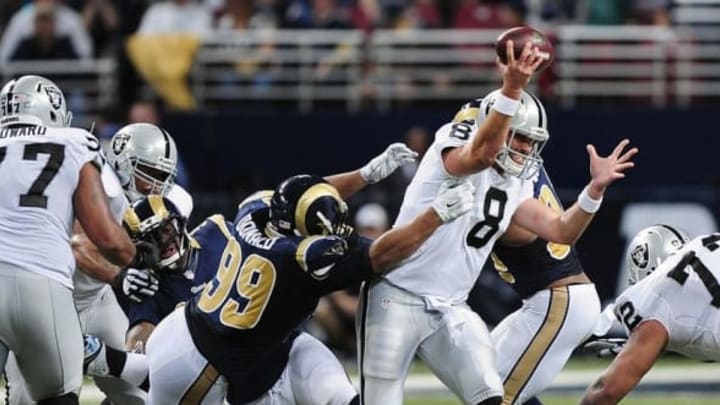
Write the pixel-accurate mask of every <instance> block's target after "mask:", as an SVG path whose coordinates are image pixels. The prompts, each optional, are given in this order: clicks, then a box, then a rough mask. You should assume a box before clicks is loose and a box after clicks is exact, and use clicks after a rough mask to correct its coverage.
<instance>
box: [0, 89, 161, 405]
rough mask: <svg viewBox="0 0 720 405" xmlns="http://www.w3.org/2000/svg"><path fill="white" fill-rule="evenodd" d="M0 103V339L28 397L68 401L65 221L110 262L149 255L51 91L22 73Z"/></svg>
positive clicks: (77, 341) (71, 333)
mask: <svg viewBox="0 0 720 405" xmlns="http://www.w3.org/2000/svg"><path fill="white" fill-rule="evenodd" d="M0 107H1V108H0V110H1V111H0V112H1V113H2V118H1V119H0V189H2V190H3V192H2V194H1V195H0V246H2V247H1V248H0V277H1V278H2V282H0V290H2V291H0V297H1V298H0V308H2V311H0V341H2V342H3V343H4V344H5V345H6V346H7V348H8V349H9V350H11V351H12V352H13V353H14V354H15V355H16V357H17V359H18V363H19V366H20V369H21V370H22V373H23V375H24V376H25V377H26V380H27V383H28V390H29V392H30V396H31V397H32V398H33V399H34V400H36V401H41V400H42V401H43V403H46V404H77V401H78V398H77V392H78V390H79V388H80V385H81V383H82V358H83V348H82V335H81V332H80V325H79V322H78V317H77V313H76V312H75V307H74V304H73V301H72V288H73V283H72V275H73V272H74V270H75V259H74V257H73V252H72V249H71V247H70V234H71V230H72V226H73V221H74V219H75V218H77V219H78V221H79V222H80V223H82V224H83V226H84V227H85V228H86V230H87V235H88V238H89V239H90V240H92V241H93V242H94V243H95V244H96V245H97V248H98V250H99V251H100V252H101V253H102V254H103V255H104V256H105V257H106V258H107V259H108V260H109V261H110V262H112V263H114V264H115V265H120V266H126V265H129V264H136V265H138V264H140V265H145V264H146V263H148V262H149V261H150V259H151V258H150V257H149V256H148V255H147V253H148V251H147V250H144V249H143V250H142V251H141V250H140V249H137V251H136V249H135V247H134V246H133V243H132V241H131V240H130V238H129V237H128V235H127V234H126V232H125V231H124V230H123V229H122V228H121V227H120V226H119V224H118V223H117V222H116V221H115V220H114V219H113V218H112V215H111V213H110V210H109V207H108V204H107V201H106V200H105V196H104V194H103V192H102V183H101V179H100V178H101V174H100V169H101V167H102V164H103V158H102V155H101V154H100V153H99V150H100V146H99V143H98V141H97V139H96V138H95V137H94V136H92V135H91V134H90V133H88V132H87V131H84V130H81V129H76V128H69V125H70V120H71V117H72V114H71V113H70V112H69V111H67V106H66V103H65V97H64V95H63V94H62V92H61V91H60V89H59V88H58V87H57V86H56V85H55V84H54V83H52V82H51V81H49V80H47V79H45V78H43V77H39V76H22V77H20V78H18V79H15V80H12V81H10V82H8V83H7V84H6V85H5V86H4V87H3V88H2V90H1V91H0ZM136 253H137V255H136Z"/></svg>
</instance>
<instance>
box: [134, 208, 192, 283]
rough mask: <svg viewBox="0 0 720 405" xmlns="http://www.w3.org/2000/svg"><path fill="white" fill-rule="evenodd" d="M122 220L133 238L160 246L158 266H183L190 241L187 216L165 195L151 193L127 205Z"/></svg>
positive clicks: (165, 267)
mask: <svg viewBox="0 0 720 405" xmlns="http://www.w3.org/2000/svg"><path fill="white" fill-rule="evenodd" d="M123 224H124V225H125V228H126V230H127V231H128V233H129V234H130V236H131V238H132V239H133V241H144V242H148V243H151V244H153V245H155V246H157V247H158V249H159V250H160V262H159V263H158V264H157V267H158V269H160V270H170V271H174V270H182V268H183V267H184V263H185V260H186V259H187V253H188V252H189V249H188V246H189V244H190V236H189V235H188V233H187V220H186V219H185V218H184V217H183V216H182V215H181V214H180V212H179V211H178V209H177V207H175V205H174V204H173V203H172V202H171V201H170V200H169V199H167V198H165V197H161V196H158V195H150V196H148V197H146V198H143V199H141V200H138V201H136V202H135V203H134V204H132V205H131V206H130V208H128V210H127V211H126V213H125V217H124V219H123Z"/></svg>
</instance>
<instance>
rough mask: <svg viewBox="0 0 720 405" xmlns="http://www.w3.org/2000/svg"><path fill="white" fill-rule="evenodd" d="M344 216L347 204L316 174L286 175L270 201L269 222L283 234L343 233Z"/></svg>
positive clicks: (342, 234)
mask: <svg viewBox="0 0 720 405" xmlns="http://www.w3.org/2000/svg"><path fill="white" fill-rule="evenodd" d="M347 218H348V207H347V204H346V203H345V201H343V199H342V197H340V193H339V192H338V191H337V189H336V188H335V187H334V186H333V185H332V184H330V183H328V182H327V181H325V179H323V178H322V177H319V176H315V175H309V174H301V175H297V176H293V177H290V178H288V179H286V180H285V181H283V182H282V183H280V185H278V186H277V188H276V189H275V193H274V194H273V196H272V200H271V202H270V223H271V224H272V226H273V227H274V228H275V230H277V231H278V232H280V233H281V234H283V235H286V236H311V235H339V236H346V235H345V233H346V232H347V229H348V228H349V227H348V225H347Z"/></svg>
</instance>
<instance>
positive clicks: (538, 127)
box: [461, 90, 550, 179]
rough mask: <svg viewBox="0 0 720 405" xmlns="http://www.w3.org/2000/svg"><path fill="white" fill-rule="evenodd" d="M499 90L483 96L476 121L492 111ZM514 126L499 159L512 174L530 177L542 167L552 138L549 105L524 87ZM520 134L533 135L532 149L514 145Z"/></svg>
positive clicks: (499, 162)
mask: <svg viewBox="0 0 720 405" xmlns="http://www.w3.org/2000/svg"><path fill="white" fill-rule="evenodd" d="M498 94H500V90H495V91H493V92H492V93H490V94H488V95H487V96H485V97H484V98H483V99H482V102H481V103H480V107H479V108H478V116H477V120H476V125H478V126H479V125H480V124H481V123H482V122H483V121H484V120H485V118H487V116H488V115H489V114H490V108H492V106H493V104H494V103H495V99H496V98H497V96H498ZM468 104H469V105H468V107H469V108H472V102H471V103H468ZM461 111H462V110H461ZM510 130H511V132H510V135H509V136H508V138H507V142H506V144H505V145H504V146H503V148H502V150H501V151H500V153H499V154H498V156H497V158H496V159H495V162H496V163H497V165H498V166H499V167H500V168H501V169H503V170H504V171H505V172H506V173H508V174H511V175H513V176H517V177H520V178H522V179H530V178H532V177H533V176H534V175H535V174H536V173H537V171H538V170H539V169H540V167H542V164H543V160H542V158H541V157H540V153H541V152H542V150H543V148H544V147H545V143H546V142H547V141H548V139H549V138H550V133H549V132H548V130H547V114H545V107H543V105H542V103H541V102H540V100H538V99H537V97H535V96H534V95H532V94H530V93H528V92H527V91H524V90H523V92H522V96H521V98H520V107H518V110H517V112H516V113H515V116H513V118H512V122H511V123H510ZM516 134H520V135H523V136H525V137H527V138H529V139H530V141H531V142H532V150H531V151H530V153H528V154H525V153H522V152H519V151H516V150H514V149H512V148H511V147H510V145H512V141H513V138H514V137H515V135H516ZM513 157H519V158H521V160H522V162H523V163H518V162H516V161H515V160H513Z"/></svg>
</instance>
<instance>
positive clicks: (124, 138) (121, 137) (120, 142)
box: [112, 133, 130, 155]
mask: <svg viewBox="0 0 720 405" xmlns="http://www.w3.org/2000/svg"><path fill="white" fill-rule="evenodd" d="M128 141H130V134H126V133H120V134H117V135H116V136H115V139H113V141H112V150H113V153H115V154H116V155H119V154H121V153H122V151H123V150H125V145H127V143H128Z"/></svg>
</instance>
